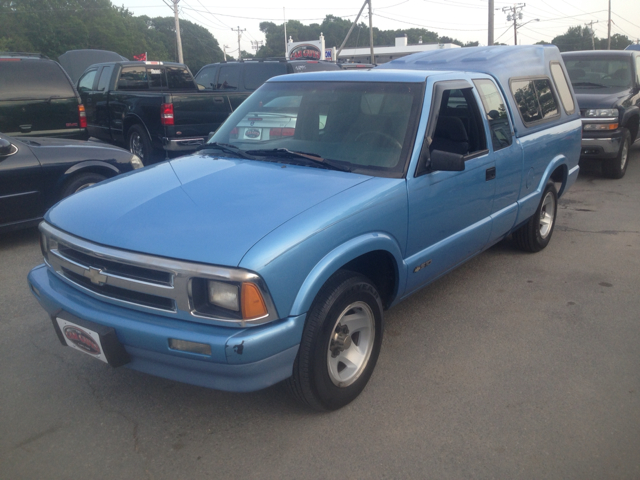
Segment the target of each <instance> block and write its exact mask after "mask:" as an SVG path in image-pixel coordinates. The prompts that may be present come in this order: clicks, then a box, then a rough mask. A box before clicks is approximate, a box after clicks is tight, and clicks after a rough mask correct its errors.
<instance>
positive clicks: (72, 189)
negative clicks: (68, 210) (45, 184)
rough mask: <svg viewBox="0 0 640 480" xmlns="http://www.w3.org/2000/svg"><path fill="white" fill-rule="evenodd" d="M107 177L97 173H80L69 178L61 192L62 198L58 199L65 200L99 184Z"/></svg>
mask: <svg viewBox="0 0 640 480" xmlns="http://www.w3.org/2000/svg"><path fill="white" fill-rule="evenodd" d="M106 178H107V177H105V176H104V175H100V174H99V173H81V174H80V175H77V176H75V177H73V178H71V179H70V180H69V181H68V182H67V184H66V185H65V187H64V189H63V190H62V196H61V197H60V198H66V197H68V196H69V195H73V194H74V193H76V192H79V191H80V190H84V189H85V188H88V187H90V186H92V185H95V184H96V183H100V182H101V181H103V180H105V179H106Z"/></svg>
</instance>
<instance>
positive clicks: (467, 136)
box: [429, 87, 487, 156]
mask: <svg viewBox="0 0 640 480" xmlns="http://www.w3.org/2000/svg"><path fill="white" fill-rule="evenodd" d="M486 149H487V141H486V137H485V132H484V126H483V123H482V119H481V117H480V111H479V109H478V104H477V102H476V100H475V97H474V96H473V92H472V89H471V87H469V88H462V89H450V90H449V89H445V90H443V93H442V98H441V101H440V110H439V114H438V117H437V123H436V126H435V129H434V131H433V136H432V142H431V145H430V146H429V150H430V151H433V150H441V151H443V152H449V153H456V154H458V155H465V156H466V155H473V154H476V153H479V152H482V151H484V150H486Z"/></svg>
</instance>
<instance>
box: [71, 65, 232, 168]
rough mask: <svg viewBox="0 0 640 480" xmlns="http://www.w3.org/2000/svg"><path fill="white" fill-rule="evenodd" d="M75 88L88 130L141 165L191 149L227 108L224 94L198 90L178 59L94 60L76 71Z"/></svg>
mask: <svg viewBox="0 0 640 480" xmlns="http://www.w3.org/2000/svg"><path fill="white" fill-rule="evenodd" d="M78 91H79V92H80V96H81V98H82V102H83V103H84V104H85V106H86V114H87V129H88V131H89V133H90V134H91V135H92V136H93V137H96V138H99V139H101V140H103V141H106V142H109V143H113V144H116V145H125V146H126V148H128V149H129V151H131V152H132V153H135V154H136V155H138V156H139V157H140V158H141V159H142V161H143V162H144V163H145V165H147V164H150V163H153V162H154V161H157V160H161V159H164V158H165V156H166V153H165V152H188V151H193V150H195V149H196V148H197V147H198V146H199V145H202V144H203V143H204V142H205V139H206V137H207V135H208V134H209V132H211V131H214V130H216V129H217V128H218V126H220V124H221V123H222V122H223V121H224V120H225V119H226V118H227V116H228V115H229V113H230V112H231V107H230V104H229V101H228V100H227V98H226V96H225V95H222V94H218V93H212V92H199V91H198V88H197V87H196V84H195V82H194V80H193V76H192V75H191V72H190V71H189V69H188V68H187V67H186V66H185V65H182V64H180V63H169V62H106V63H99V64H96V65H92V66H91V67H89V68H88V69H87V70H86V71H85V72H84V73H83V74H82V76H81V77H80V80H78Z"/></svg>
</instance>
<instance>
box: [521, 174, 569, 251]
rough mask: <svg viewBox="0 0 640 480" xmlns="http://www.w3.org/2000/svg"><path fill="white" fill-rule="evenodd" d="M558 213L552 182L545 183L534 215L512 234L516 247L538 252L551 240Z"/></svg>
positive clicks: (555, 192) (556, 197)
mask: <svg viewBox="0 0 640 480" xmlns="http://www.w3.org/2000/svg"><path fill="white" fill-rule="evenodd" d="M557 212H558V192H557V190H556V186H555V185H554V184H553V182H549V183H547V186H546V187H545V189H544V191H543V192H542V199H541V200H540V205H538V208H537V210H536V213H534V214H533V216H532V217H531V218H530V219H529V220H527V223H525V224H524V225H523V226H521V227H520V228H519V229H518V230H516V231H515V232H513V239H514V240H515V241H516V245H518V248H520V249H521V250H524V251H525V252H533V253H535V252H539V251H540V250H542V249H543V248H545V247H546V246H547V245H548V244H549V241H550V240H551V235H552V234H553V229H554V227H555V226H556V214H557Z"/></svg>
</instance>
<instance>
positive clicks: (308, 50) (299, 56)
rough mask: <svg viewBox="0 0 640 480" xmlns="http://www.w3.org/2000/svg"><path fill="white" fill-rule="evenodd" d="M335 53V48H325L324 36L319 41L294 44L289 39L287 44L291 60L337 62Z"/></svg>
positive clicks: (288, 55)
mask: <svg viewBox="0 0 640 480" xmlns="http://www.w3.org/2000/svg"><path fill="white" fill-rule="evenodd" d="M334 51H335V47H334V48H333V49H331V48H325V46H324V35H322V34H320V38H319V39H318V40H317V41H306V42H294V41H293V40H292V39H291V37H289V41H288V42H287V57H288V58H289V59H290V60H333V61H334V62H335V53H334Z"/></svg>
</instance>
